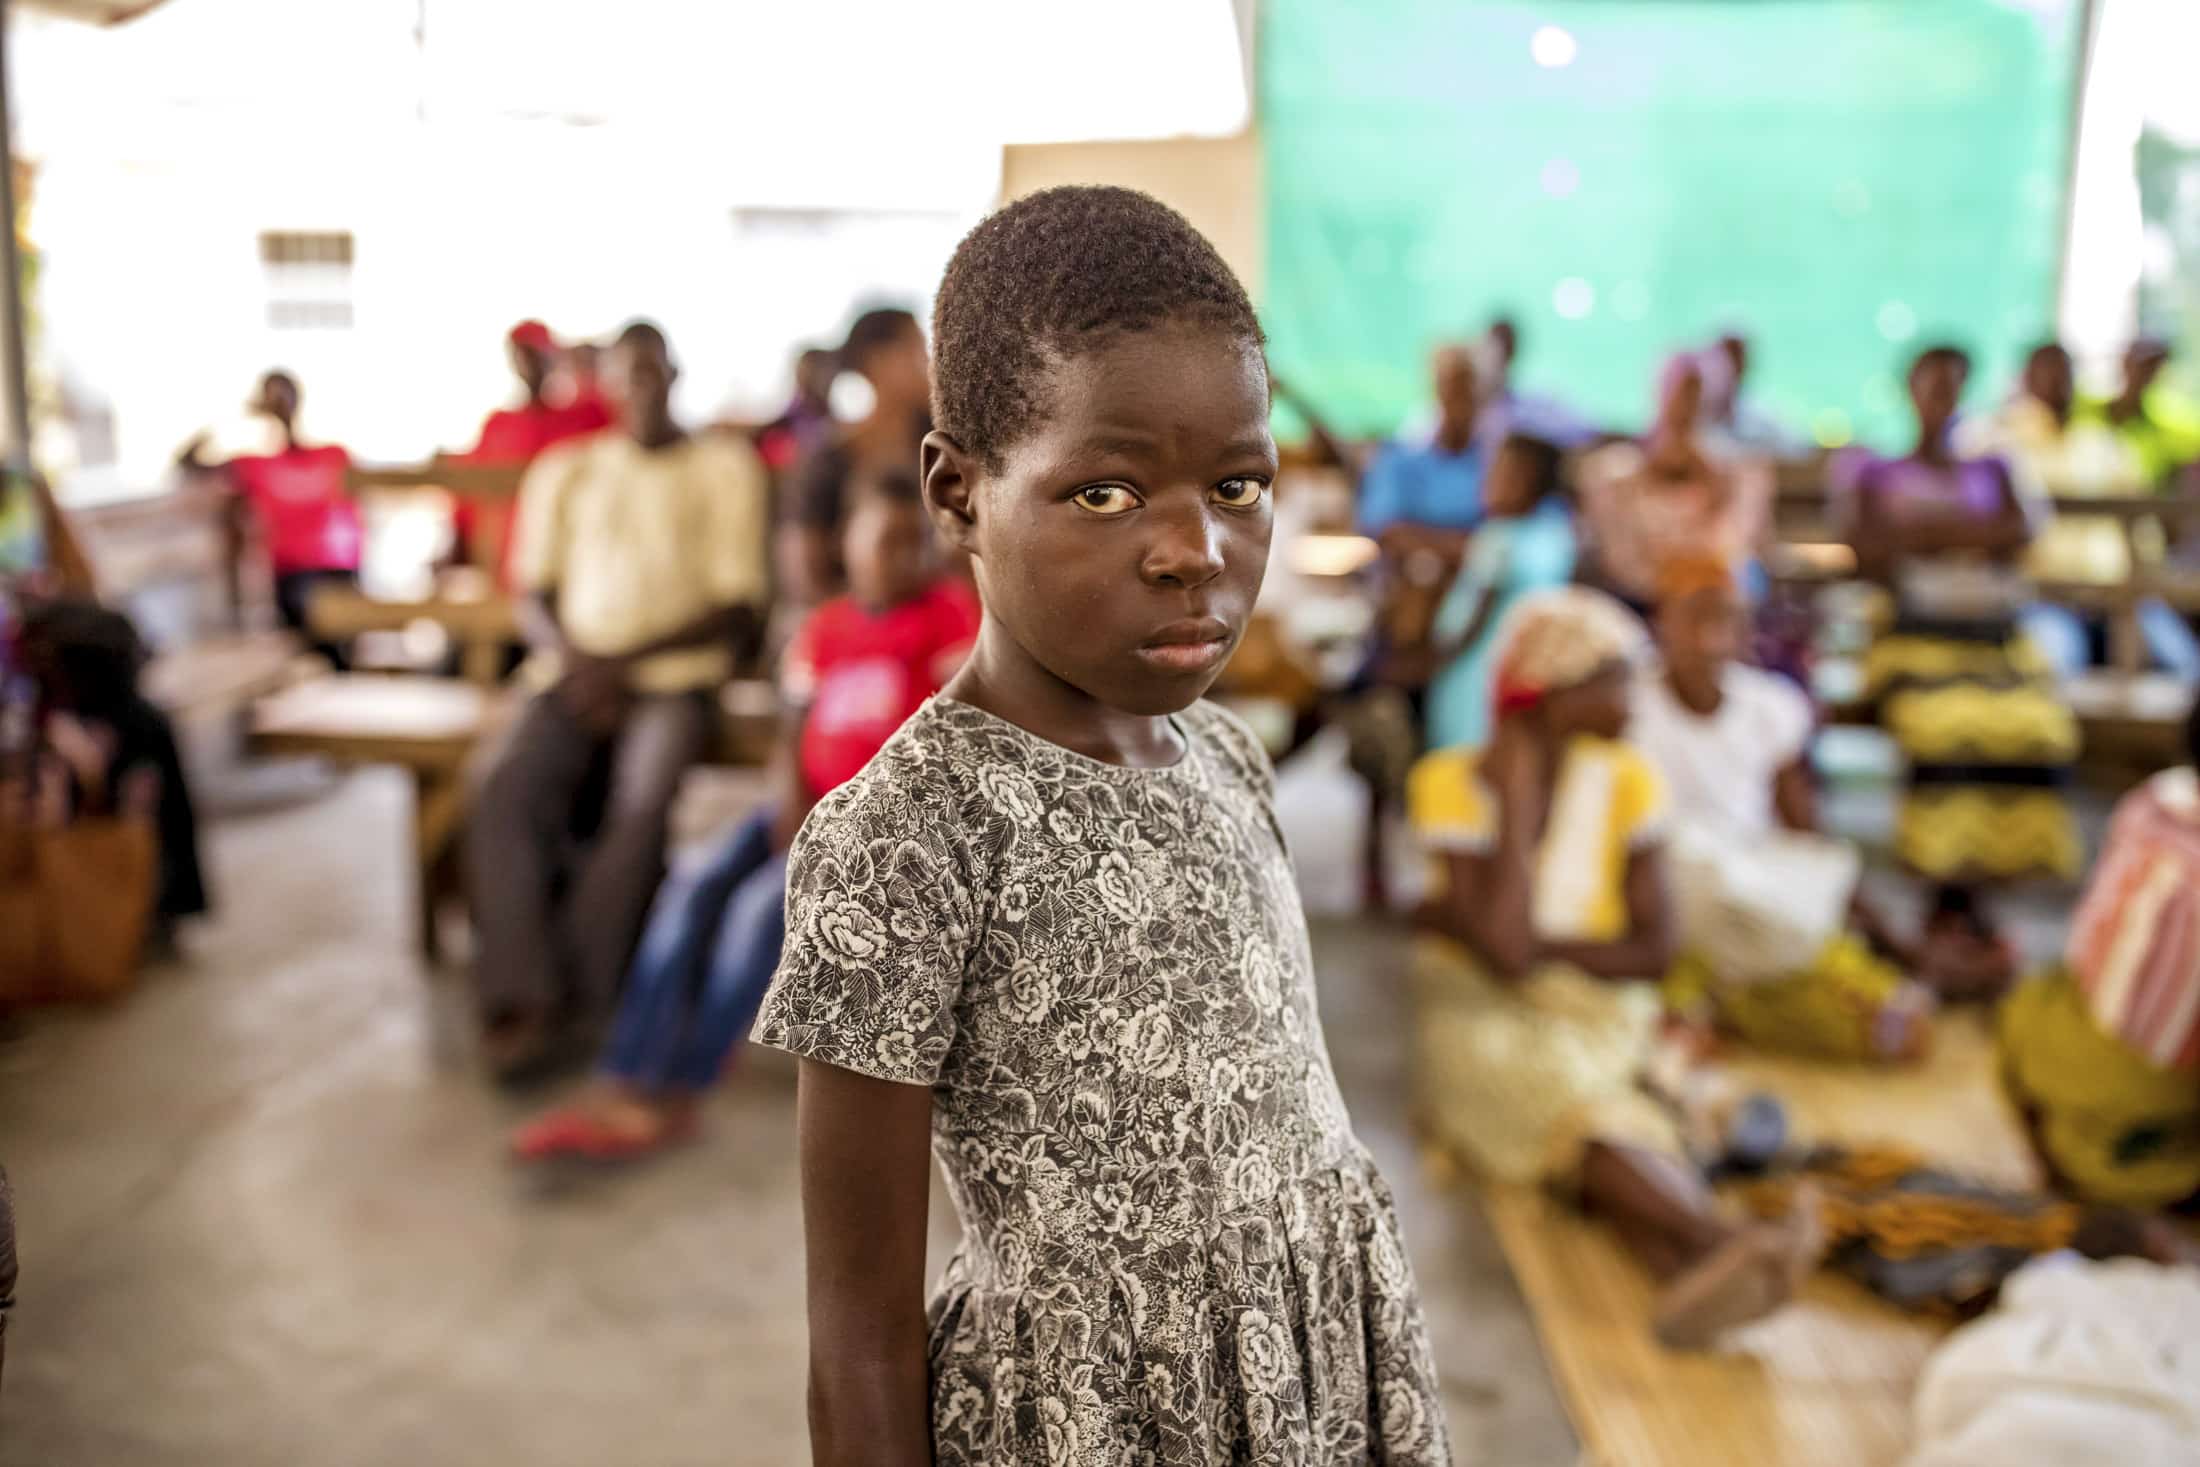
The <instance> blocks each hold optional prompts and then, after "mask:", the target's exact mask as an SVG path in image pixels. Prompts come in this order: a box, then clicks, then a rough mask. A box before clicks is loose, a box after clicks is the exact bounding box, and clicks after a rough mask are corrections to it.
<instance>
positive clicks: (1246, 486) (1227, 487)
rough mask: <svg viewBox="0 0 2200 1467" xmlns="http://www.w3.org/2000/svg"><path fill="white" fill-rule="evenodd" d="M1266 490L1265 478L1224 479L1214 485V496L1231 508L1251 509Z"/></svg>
mask: <svg viewBox="0 0 2200 1467" xmlns="http://www.w3.org/2000/svg"><path fill="white" fill-rule="evenodd" d="M1267 492H1268V482H1267V481H1266V480H1265V479H1224V480H1223V481H1222V482H1221V483H1219V484H1217V485H1215V498H1217V499H1219V500H1221V501H1222V502H1223V503H1224V504H1226V505H1228V506H1229V507H1230V508H1232V509H1251V508H1252V507H1253V506H1254V505H1256V504H1258V503H1260V500H1261V496H1262V495H1264V494H1266V493H1267Z"/></svg>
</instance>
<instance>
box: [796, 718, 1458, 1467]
mask: <svg viewBox="0 0 2200 1467" xmlns="http://www.w3.org/2000/svg"><path fill="white" fill-rule="evenodd" d="M1177 723H1178V727H1179V729H1180V731H1181V732H1182V734H1183V736H1184V739H1185V742H1186V744H1187V746H1188V750H1187V753H1186V754H1185V757H1184V758H1183V759H1182V761H1180V762H1179V763H1178V764H1176V765H1175V766H1173V767H1171V768H1168V769H1125V768H1120V767H1117V766H1114V765H1109V764H1102V763H1099V762H1097V761H1094V760H1091V759H1086V758H1083V757H1081V756H1079V755H1077V754H1074V753H1071V752H1070V751H1068V750H1066V749H1063V748H1060V747H1059V746H1057V745H1055V744H1052V743H1049V742H1047V741H1046V740H1044V739H1041V738H1039V737H1038V736H1037V735H1034V734H1031V733H1028V732H1026V731H1024V730H1022V729H1020V728H1017V727H1016V726H1015V725H1013V724H1010V723H1007V722H1004V721H1002V720H1001V719H998V718H996V717H994V716H993V715H991V714H988V713H984V712H981V711H980V710H978V709H976V708H973V707H971V706H969V705H968V704H964V703H958V702H955V701H953V700H951V699H947V698H936V699H934V700H933V701H932V702H930V703H928V704H927V705H925V707H924V708H923V709H922V710H920V711H919V712H918V713H917V714H916V715H915V716H914V717H912V718H911V719H910V720H909V722H908V723H907V724H906V725H905V726H904V727H903V728H902V730H901V732H900V733H898V734H897V735H896V736H895V737H894V738H893V740H892V741H891V742H889V743H888V744H887V745H886V747H885V748H884V750H882V751H881V752H880V754H879V756H878V757H877V758H876V759H874V760H873V761H872V762H871V764H870V766H869V767H868V768H867V769H865V770H864V772H863V773H862V774H861V775H859V776H857V777H856V778H855V779H854V780H853V781H851V782H849V783H848V784H845V785H843V786H841V787H840V788H839V789H837V790H835V791H834V792H833V793H832V794H830V795H828V796H826V798H825V799H824V800H823V801H822V802H821V803H820V804H819V806H818V807H817V809H816V811H815V812H814V813H813V814H812V815H811V816H810V819H809V822H808V823H807V824H806V825H805V826H804V827H803V830H802V835H801V837H800V839H799V840H798V841H797V842H796V844H795V849H794V853H793V857H792V860H791V863H790V865H789V868H788V877H787V941H786V948H785V953H784V956H783V958H782V961H781V965H780V971H779V975H778V977H777V978H776V979H775V981H774V983H773V987H772V990H771V993H770V995H769V997H768V998H767V999H766V1001H765V1005H764V1010H763V1014H762V1016H761V1018H760V1020H759V1022H758V1029H757V1036H758V1038H759V1039H760V1040H761V1041H762V1042H763V1043H765V1044H769V1045H773V1046H775V1047H777V1048H781V1049H785V1050H789V1051H792V1052H793V1053H795V1054H798V1055H803V1056H806V1057H808V1058H810V1059H815V1060H821V1061H824V1062H826V1063H828V1064H832V1065H836V1066H840V1067H842V1068H845V1069H849V1070H854V1071H857V1072H860V1073H862V1074H866V1075H874V1076H878V1077H880V1078H883V1079H888V1080H896V1081H902V1082H906V1083H910V1084H919V1085H929V1086H931V1087H932V1090H933V1097H934V1108H933V1123H932V1140H933V1151H934V1154H935V1156H936V1157H937V1158H938V1161H939V1164H940V1169H941V1171H942V1172H943V1173H944V1174H945V1175H946V1178H947V1184H948V1187H949V1189H950V1191H951V1192H952V1194H953V1197H954V1201H955V1206H956V1209H957V1211H958V1212H959V1213H960V1214H961V1217H962V1220H963V1231H964V1237H963V1242H962V1245H961V1247H960V1248H959V1249H958V1250H957V1251H956V1253H955V1256H954V1257H953V1259H952V1260H951V1261H950V1262H949V1263H948V1266H947V1269H946V1272H945V1274H944V1276H943V1277H942V1278H941V1280H940V1283H939V1286H938V1289H937V1291H936V1293H935V1296H934V1299H933V1303H932V1334H931V1364H932V1430H933V1436H934V1443H935V1445H934V1452H935V1459H936V1460H937V1461H938V1462H940V1463H941V1464H942V1467H950V1464H952V1467H962V1464H984V1467H1006V1464H1017V1467H1022V1464H1048V1467H1056V1464H1060V1467H1073V1464H1074V1467H1131V1464H1141V1467H1149V1464H1150V1467H1179V1464H1200V1467H1206V1464H1210V1463H1213V1464H1222V1463H1231V1464H1238V1463H1243V1464H1251V1467H1284V1464H1294V1467H1296V1464H1305V1467H1344V1464H1357V1463H1387V1464H1393V1467H1423V1464H1442V1463H1448V1462H1449V1461H1450V1460H1451V1456H1450V1449H1449V1446H1448V1444H1447V1440H1446V1435H1445V1429H1444V1420H1443V1415H1442V1410H1441V1407H1440V1405H1439V1403H1438V1399H1437V1394H1436V1376H1435V1371H1434V1368H1433V1367H1432V1365H1431V1363H1430V1360H1429V1350H1428V1341H1427V1337H1426V1334H1425V1332H1424V1330H1423V1327H1422V1323H1421V1316H1420V1308H1419V1304H1418V1302H1417V1299H1416V1296H1415V1290H1414V1283H1413V1275H1412V1272H1411V1270H1410V1269H1409V1267H1408V1265H1407V1262H1406V1256H1405V1251H1404V1248H1403V1246H1402V1244H1401V1242H1400V1239H1399V1236H1398V1227H1397V1221H1396V1219H1395V1217H1394V1216H1393V1214H1392V1211H1391V1204H1390V1194H1389V1192H1388V1190H1387V1189H1386V1188H1385V1186H1384V1184H1383V1181H1382V1178H1381V1177H1380V1176H1378V1175H1377V1174H1376V1171H1375V1167H1374V1163H1373V1162H1372V1161H1371V1160H1370V1159H1369V1157H1368V1155H1367V1153H1366V1151H1365V1150H1364V1149H1363V1148H1362V1147H1361V1145H1360V1143H1359V1141H1358V1140H1357V1139H1356V1138H1355V1137H1354V1136H1353V1134H1352V1128H1351V1122H1350V1121H1349V1120H1348V1118H1347V1117H1346V1115H1345V1110H1344V1102H1343V1100H1342V1099H1341V1098H1340V1097H1339V1095H1338V1093H1337V1083H1336V1078H1335V1076H1334V1075H1333V1074H1332V1073H1331V1071H1330V1068H1329V1055H1328V1051H1327V1049H1326V1047H1325V1046H1324V1044H1323V1042H1322V1031H1321V1020H1320V1017H1319V1016H1318V1014H1317V1013H1316V1010H1315V1004H1314V985H1313V970H1312V963H1311V959H1310V957H1309V954H1308V950H1307V941H1306V921H1305V917H1304V915H1303V913H1302V912H1301V911H1300V908H1299V900H1298V892H1297V887H1296V885H1295V883H1294V882H1293V880H1292V875H1291V869H1290V865H1289V863H1288V861H1287V859H1286V857H1285V853H1284V845H1283V838H1282V834H1281V832H1280V831H1279V830H1278V828H1277V826H1276V822H1275V815H1274V810H1273V804H1272V797H1273V791H1274V780H1275V776H1274V772H1273V770H1272V769H1271V768H1270V766H1269V764H1268V760H1267V756H1266V755H1265V754H1264V753H1263V752H1262V751H1261V749H1260V747H1259V746H1258V744H1256V743H1255V742H1254V740H1253V738H1252V736H1251V735H1250V734H1249V733H1247V732H1246V730H1245V729H1244V727H1243V726H1242V725H1240V724H1239V723H1238V722H1237V721H1236V720H1235V719H1234V718H1232V717H1231V716H1230V715H1228V714H1226V713H1224V712H1222V711H1220V710H1219V709H1216V708H1213V707H1212V706H1210V705H1207V704H1200V705H1198V706H1195V707H1194V708H1192V709H1190V710H1189V711H1187V712H1186V713H1184V714H1182V715H1180V716H1179V717H1178V719H1177Z"/></svg>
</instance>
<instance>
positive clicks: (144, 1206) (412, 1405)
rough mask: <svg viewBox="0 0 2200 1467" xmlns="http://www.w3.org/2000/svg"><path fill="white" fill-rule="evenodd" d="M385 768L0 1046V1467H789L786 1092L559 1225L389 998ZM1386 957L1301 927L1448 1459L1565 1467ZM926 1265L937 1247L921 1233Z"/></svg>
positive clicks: (721, 1115)
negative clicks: (163, 945) (144, 967)
mask: <svg viewBox="0 0 2200 1467" xmlns="http://www.w3.org/2000/svg"><path fill="white" fill-rule="evenodd" d="M405 799H406V797H405V791H404V788H403V786H402V784H401V783H400V782H399V780H398V779H397V778H396V777H395V776H393V775H391V774H389V773H386V772H368V773H362V774H359V775H356V776H353V777H351V778H349V779H347V780H345V781H344V782H342V783H341V784H340V785H338V786H337V787H336V788H335V789H334V790H333V791H332V792H330V793H329V794H328V795H327V796H326V797H325V798H322V799H319V800H317V801H314V802H312V803H308V804H304V805H299V806H295V807H291V808H285V809H277V810H269V811H262V812H259V813H256V814H251V815H247V816H240V817H234V818H231V819H228V820H225V821H222V822H220V823H219V824H217V825H216V826H215V828H214V830H213V831H212V834H211V844H212V852H211V855H212V859H213V863H214V866H215V868H216V874H217V878H218V882H219V895H220V896H221V897H222V898H223V899H224V901H225V905H224V908H223V911H222V914H221V916H220V918H219V919H218V920H217V921H214V922H212V923H209V924H207V925H206V926H205V927H204V928H202V929H201V930H199V931H197V932H195V933H194V934H193V935H192V937H191V939H190V942H189V949H190V957H189V960H188V961H187V962H185V963H182V964H179V965H173V966H169V967H166V968H163V969H161V970H159V971H157V972H155V973H153V974H151V975H149V976H148V978H147V980H146V982H145V984H144V985H143V986H142V988H141V989H140V991H139V992H137V993H136V994H135V995H134V996H133V997H131V998H130V999H129V1001H128V1002H126V1003H124V1004H122V1005H120V1006H117V1007H115V1008H113V1009H111V1010H108V1011H105V1012H100V1013H90V1014H67V1015H52V1016H40V1017H38V1018H37V1019H36V1020H35V1021H34V1022H33V1023H31V1024H30V1025H29V1026H28V1027H27V1030H26V1032H24V1033H22V1034H20V1035H17V1036H15V1037H14V1038H12V1039H8V1040H0V1163H4V1164H5V1165H6V1166H7V1168H8V1170H9V1171H10V1173H11V1174H12V1175H13V1177H14V1179H15V1188H16V1197H17V1207H18V1209H19V1212H20V1215H21V1216H20V1226H21V1235H22V1263H23V1282H22V1287H21V1290H20V1303H19V1307H18V1309H17V1312H16V1317H15V1320H14V1322H13V1325H12V1326H11V1330H10V1337H9V1345H10V1349H9V1360H8V1368H7V1380H6V1390H5V1393H4V1395H0V1464H6V1467H95V1464H96V1467H111V1464H129V1467H213V1464H220V1467H263V1464H264V1467H400V1464H402V1467H440V1464H467V1467H471V1464H492V1467H494V1464H505V1463H525V1464H529V1467H567V1464H571V1467H610V1464H616V1467H685V1464H696V1467H701V1464H706V1463H707V1464H711V1467H719V1464H727V1463H741V1464H748V1463H757V1464H782V1463H785V1464H792V1463H797V1462H801V1461H805V1460H806V1454H805V1449H804V1432H803V1424H802V1409H803V1408H802V1399H803V1391H802V1378H803V1353H804V1332H803V1320H802V1299H801V1288H802V1277H801V1266H800V1244H799V1240H800V1216H799V1209H798V1206H797V1202H796V1195H795V1180H794V1158H793V1144H792V1113H793V1098H794V1097H793V1081H792V1068H791V1061H784V1060H782V1059H781V1058H780V1057H778V1056H773V1055H768V1054H766V1055H757V1056H753V1057H752V1058H751V1059H750V1061H749V1062H747V1063H745V1064H744V1065H742V1066H741V1067H739V1068H738V1069H737V1070H736V1072H735V1073H734V1075H733V1076H732V1077H731V1078H730V1080H729V1082H728V1083H727V1084H726V1085H725V1086H724V1087H722V1089H721V1091H720V1093H719V1094H718V1095H717V1096H716V1097H715V1099H714V1100H713V1103H712V1105H711V1108H710V1114H709V1127H708V1130H707V1133H706V1135H705V1138H704V1139H703V1140H702V1141H701V1142H700V1143H699V1144H698V1145H697V1146H695V1147H694V1148H693V1149H691V1150H689V1151H687V1152H685V1153H683V1154H681V1155H679V1156H676V1157H670V1158H667V1159H665V1160H664V1161H662V1162H660V1163H658V1164H657V1165H655V1166H653V1167H652V1168H651V1169H649V1170H648V1171H646V1172H643V1173H641V1174H638V1175H634V1176H630V1177H625V1178H621V1179H618V1182H617V1184H616V1185H605V1186H597V1187H592V1188H590V1189H587V1190H585V1191H582V1192H579V1193H575V1194H569V1195H565V1196H561V1197H556V1198H545V1197H542V1196H539V1195H531V1194H530V1193H528V1192H527V1191H526V1190H524V1189H523V1188H521V1187H520V1186H518V1185H516V1183H515V1180H514V1178H513V1177H512V1176H511V1175H509V1174H508V1173H507V1171H506V1170H505V1168H504V1167H503V1165H502V1163H501V1160H500V1146H501V1143H502V1140H503V1137H504V1135H505V1133H506V1130H507V1128H508V1127H509V1126H510V1125H511V1124H512V1122H513V1121H514V1120H515V1119H516V1118H517V1117H518V1115H519V1114H520V1113H521V1112H520V1111H519V1110H518V1109H517V1108H515V1107H514V1106H513V1105H511V1104H510V1103H508V1102H506V1101H504V1100H503V1099H501V1098H499V1097H498V1096H496V1095H495V1094H494V1093H492V1092H491V1091H490V1090H489V1089H488V1088H487V1087H486V1086H484V1085H483V1084H482V1083H480V1081H479V1080H478V1079H477V1078H476V1077H475V1076H474V1074H473V1073H472V1072H471V1071H470V1070H469V1069H468V1068H467V1065H466V1061H465V1057H464V1053H463V1044H462V1042H461V1041H460V1039H459V1038H458V1037H457V1036H458V1035H459V1033H460V1032H461V1030H462V1028H463V1025H462V1024H461V1023H459V1022H458V1014H459V1004H458V995H457V993H456V991H455V989H456V986H455V985H454V984H453V983H451V982H449V981H445V982H443V983H442V984H441V985H437V984H435V983H432V982H431V981H430V980H428V979H427V978H426V977H425V976H424V975H423V973H422V972H421V971H420V969H419V967H418V965H417V963H416V961H415V959H414V958H413V955H412V952H411V948H410V946H409V939H410V934H411V932H412V926H411V922H410V919H409V917H408V915H407V899H406V896H405V893H404V890H403V884H402V883H403V875H402V872H401V870H400V866H399V853H400V852H401V850H402V849H403V845H404V841H405V838H406V836H405V821H406V818H407V816H406V803H405ZM1398 942H1399V939H1398V937H1397V935H1396V934H1395V933H1393V932H1389V931H1385V930H1377V929H1372V928H1369V927H1366V926H1362V925H1359V924H1350V923H1335V922H1326V921H1325V922H1322V923H1319V924H1317V930H1316V949H1317V956H1318V958H1319V960H1320V965H1321V969H1322V980H1323V995H1324V1006H1325V1012H1326V1017H1327V1022H1328V1030H1329V1035H1330V1043H1331V1048H1332V1051H1333V1053H1334V1055H1335V1058H1336V1063H1337V1068H1338V1071H1339V1073H1340V1075H1341V1077H1342V1080H1343V1084H1344V1089H1345V1094H1346V1096H1347V1098H1348V1099H1349V1100H1350V1102H1351V1104H1352V1108H1353V1113H1354V1116H1355V1117H1356V1120H1357V1123H1358V1126H1359V1129H1360V1132H1361V1134H1362V1135H1363V1136H1364V1137H1365V1138H1366V1139H1367V1140H1368V1142H1369V1143H1370V1144H1371V1145H1372V1146H1373V1147H1374V1148H1375V1150H1376V1151H1377V1152H1378V1154H1379V1155H1380V1156H1381V1158H1382V1160H1383V1162H1384V1164H1385V1166H1386V1168H1387V1170H1388V1172H1389V1176H1390V1179H1391V1182H1392V1185H1393V1187H1394V1188H1395V1190H1396V1192H1397V1195H1398V1202H1399V1210H1400V1213H1401V1215H1402V1218H1403V1221H1404V1225H1405V1229H1406V1234H1407V1238H1408V1241H1409V1243H1410V1246H1411V1249H1412V1253H1413V1257H1414V1261H1415V1263H1416V1265H1417V1267H1418V1269H1419V1272H1420V1279H1421V1283H1422V1286H1423V1291H1424V1294H1425V1296H1426V1300H1427V1306H1428V1312H1429V1318H1430V1325H1431V1328H1432V1330H1433V1333H1434V1337H1435V1343H1436V1350H1437V1358H1438V1364H1439V1366H1440V1368H1441V1371H1442V1374H1443V1378H1444V1384H1445V1389H1446V1392H1447V1396H1448V1399H1449V1408H1450V1416H1451V1423H1452V1430H1453V1435H1454V1440H1455V1442H1456V1444H1457V1447H1458V1457H1459V1460H1460V1461H1461V1462H1462V1463H1476V1464H1488V1467H1543V1464H1563V1463H1567V1462H1571V1461H1572V1460H1573V1456H1574V1447H1573V1442H1572V1438H1571V1435H1570V1432H1569V1430H1568V1428H1567V1426H1566V1423H1565V1420H1564V1417H1563V1415H1562V1414H1561V1411H1560V1408H1559V1405H1558V1402H1557V1399H1556V1397H1555V1396H1554V1394H1553V1391H1552V1387H1551V1384H1550V1381H1549V1379H1548V1377H1547V1375H1546V1373H1545V1370H1544V1367H1543V1364H1542V1360H1541V1356H1540V1354H1539V1353H1538V1350H1537V1347H1536V1343H1535V1338H1534V1334H1533V1331H1532V1327H1531V1325H1530V1323H1529V1321H1528V1319H1527V1316H1526V1314H1525V1312H1524V1311H1523V1308H1522V1306H1521V1303H1520V1300H1519V1296H1518V1294H1517V1293H1516V1291H1515V1289H1514V1286H1513V1284H1512V1281H1511V1278H1510V1276H1509V1274H1508V1273H1507V1271H1506V1269H1505V1266H1504V1263H1503V1261H1502V1260H1501V1258H1500V1257H1499V1255H1498V1253H1497V1251H1496V1248H1495V1245H1494V1243H1493V1242H1492V1240H1491V1238H1490V1235H1489V1233H1488V1231H1487V1229H1486V1228H1485V1227H1484V1225H1483V1223H1482V1221H1481V1218H1480V1216H1479V1215H1478V1213H1477V1211H1476V1209H1475V1206H1474V1204H1473V1202H1472V1201H1471V1200H1470V1199H1469V1198H1468V1197H1466V1196H1464V1195H1460V1194H1457V1193H1443V1192H1437V1191H1434V1190H1432V1189H1431V1188H1430V1186H1429V1185H1428V1184H1427V1182H1426V1181H1425V1180H1424V1178H1423V1177H1422V1175H1421V1173H1420V1171H1419V1169H1418V1168H1417V1166H1416V1164H1415V1160H1414V1154H1413V1148H1412V1144H1411V1142H1410V1140H1409V1138H1408V1135H1407V1132H1406V1126H1405V1087H1404V1073H1403V1055H1404V1049H1403V1043H1402V1040H1403V1026H1402V1022H1401V1010H1400V1004H1399V998H1398V993H1397V985H1396V975H1397V974H1398V972H1399V967H1400V965H1399V962H1398V955H1399V947H1398ZM936 1234H937V1236H936V1239H935V1243H936V1246H938V1245H944V1244H945V1243H946V1242H947V1241H948V1240H949V1239H951V1238H952V1236H953V1224H952V1220H951V1219H950V1218H947V1217H945V1216H942V1217H940V1219H939V1226H938V1228H937V1229H936Z"/></svg>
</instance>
